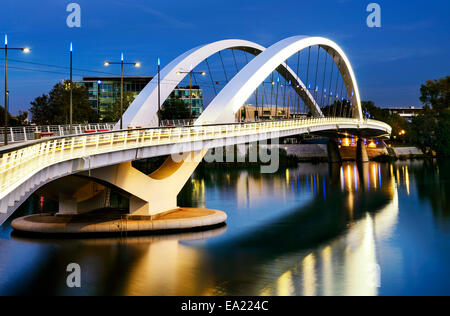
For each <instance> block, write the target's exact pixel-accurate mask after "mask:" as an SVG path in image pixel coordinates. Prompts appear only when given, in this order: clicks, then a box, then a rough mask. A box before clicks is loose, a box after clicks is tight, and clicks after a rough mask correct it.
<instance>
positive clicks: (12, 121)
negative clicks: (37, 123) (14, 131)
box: [0, 106, 28, 126]
mask: <svg viewBox="0 0 450 316" xmlns="http://www.w3.org/2000/svg"><path fill="white" fill-rule="evenodd" d="M27 118H28V112H22V111H19V115H17V116H12V115H11V113H9V112H8V126H23V125H26V120H27ZM4 125H5V108H4V107H3V106H0V126H4Z"/></svg>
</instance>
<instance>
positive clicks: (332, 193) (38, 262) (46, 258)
mask: <svg viewBox="0 0 450 316" xmlns="http://www.w3.org/2000/svg"><path fill="white" fill-rule="evenodd" d="M449 180H450V164H449V163H439V162H436V161H405V162H398V163H395V164H378V163H370V164H366V165H365V166H363V167H359V168H358V166H357V165H356V164H352V163H348V164H344V165H343V166H342V167H334V168H329V166H328V164H318V165H312V164H300V165H299V166H298V168H289V169H283V170H280V172H279V173H277V174H274V175H261V174H260V173H259V170H254V171H252V170H250V169H249V170H218V169H208V170H197V171H196V173H195V174H194V176H193V177H192V179H191V181H190V182H189V183H188V184H187V185H186V187H185V188H184V190H183V192H182V194H181V195H180V204H181V205H185V206H196V207H208V208H215V209H220V210H224V211H225V212H226V213H227V214H228V216H229V220H228V222H227V226H224V227H220V228H216V229H213V230H209V231H203V232H190V233H183V234H177V235H167V236H157V235H152V236H145V237H128V238H125V237H123V238H109V239H108V238H102V239H85V240H51V239H49V240H36V239H30V238H26V237H23V236H18V235H15V234H12V231H11V228H10V226H9V223H6V224H5V225H3V226H2V227H1V228H0V295H7V294H59V295H73V294H76V295H79V294H81V295H103V294H116V295H399V294H400V295H421V294H425V295H437V294H446V295H449V294H450V273H449V267H450V204H449V196H450V192H449V191H450V189H448V185H449ZM27 208H30V207H27V205H24V206H23V207H22V209H21V210H20V212H19V214H18V215H24V214H26V213H27V212H28V210H27ZM72 262H74V263H78V264H80V265H81V268H82V288H81V289H68V288H67V287H66V285H65V284H66V277H67V274H66V272H65V270H66V267H67V265H68V264H69V263H72Z"/></svg>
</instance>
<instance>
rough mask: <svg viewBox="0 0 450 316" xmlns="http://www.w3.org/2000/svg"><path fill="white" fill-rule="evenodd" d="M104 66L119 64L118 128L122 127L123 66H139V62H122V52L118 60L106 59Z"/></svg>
mask: <svg viewBox="0 0 450 316" xmlns="http://www.w3.org/2000/svg"><path fill="white" fill-rule="evenodd" d="M104 65H105V66H109V65H120V69H121V71H120V129H123V66H124V65H133V66H134V67H141V63H139V62H135V63H126V62H124V58H123V53H122V55H121V58H120V62H113V61H106V62H105V64H104Z"/></svg>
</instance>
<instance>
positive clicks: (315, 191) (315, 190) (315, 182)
mask: <svg viewBox="0 0 450 316" xmlns="http://www.w3.org/2000/svg"><path fill="white" fill-rule="evenodd" d="M313 178H314V196H316V195H317V177H313Z"/></svg>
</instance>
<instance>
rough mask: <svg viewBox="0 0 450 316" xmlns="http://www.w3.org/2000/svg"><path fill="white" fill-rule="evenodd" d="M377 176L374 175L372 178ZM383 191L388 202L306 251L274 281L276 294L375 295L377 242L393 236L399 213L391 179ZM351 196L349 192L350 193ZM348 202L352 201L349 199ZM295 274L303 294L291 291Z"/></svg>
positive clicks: (393, 183)
mask: <svg viewBox="0 0 450 316" xmlns="http://www.w3.org/2000/svg"><path fill="white" fill-rule="evenodd" d="M375 170H376V168H375ZM376 178H377V177H376V174H375V181H376ZM386 190H387V193H390V194H392V200H391V201H390V203H389V204H388V205H386V206H385V207H383V208H382V209H381V210H378V211H377V212H375V215H373V216H371V215H370V214H368V213H367V214H366V216H365V217H364V218H362V219H361V220H359V221H358V222H356V223H355V224H354V225H352V227H351V229H350V230H349V231H348V232H347V233H346V234H345V235H344V236H339V237H337V238H336V239H334V240H333V241H331V242H329V243H328V244H327V245H326V246H324V247H323V248H321V249H318V250H317V251H315V252H313V253H310V254H308V255H307V256H306V257H305V258H304V259H303V260H302V261H301V263H300V264H296V265H295V266H294V267H291V268H289V269H288V270H287V271H286V272H284V273H283V274H282V275H281V277H279V278H278V279H277V281H276V285H277V287H278V288H277V293H279V294H281V293H288V292H289V291H292V292H291V294H296V295H299V294H303V295H344V294H345V295H358V296H360V295H362V296H365V295H377V294H378V287H377V286H378V284H377V282H376V281H377V279H378V276H377V275H376V272H377V270H378V268H379V266H378V260H377V256H376V254H377V243H378V242H382V240H383V239H388V238H390V237H391V236H392V234H393V232H394V229H395V227H396V225H397V223H398V213H399V202H398V193H397V188H396V186H395V180H394V179H393V178H391V183H390V184H386ZM353 195H354V194H353V192H352V191H350V192H349V196H353ZM350 205H352V203H350V201H349V206H350ZM333 254H336V255H333ZM339 254H344V255H343V256H340V255H339ZM296 256H297V255H295V254H294V255H292V261H297V260H298V259H297V258H296ZM316 258H317V259H316ZM316 266H318V267H321V268H320V270H318V271H316ZM288 271H290V272H291V273H288ZM319 271H320V272H319ZM316 272H317V273H316ZM297 275H300V276H301V280H302V281H301V282H302V293H297V292H293V291H295V288H296V287H295V284H293V285H292V283H291V282H292V281H293V280H297V279H296V276H297ZM319 285H320V287H319ZM269 288H270V286H268V287H266V289H265V290H264V291H262V292H261V294H262V295H268V294H271V292H270V291H269ZM282 295H285V294H282Z"/></svg>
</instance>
